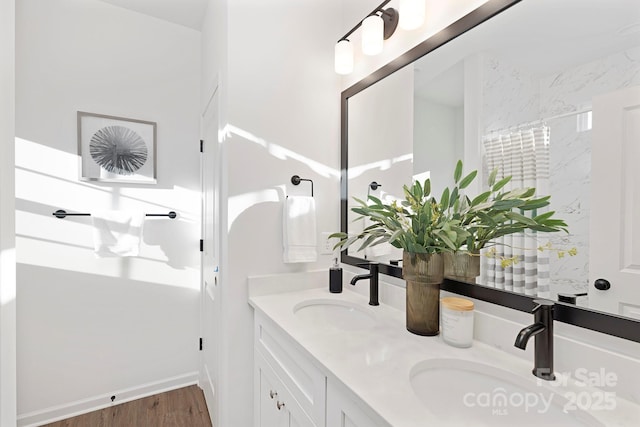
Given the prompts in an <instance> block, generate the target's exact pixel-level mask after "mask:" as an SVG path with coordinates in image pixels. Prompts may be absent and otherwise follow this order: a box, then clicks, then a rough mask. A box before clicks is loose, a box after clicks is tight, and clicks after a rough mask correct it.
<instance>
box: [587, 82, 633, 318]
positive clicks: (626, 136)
mask: <svg viewBox="0 0 640 427" xmlns="http://www.w3.org/2000/svg"><path fill="white" fill-rule="evenodd" d="M638 165H640V86H635V87H630V88H626V89H623V90H620V91H616V92H612V93H608V94H605V95H603V96H600V97H598V98H594V100H593V148H592V175H591V176H592V178H591V202H590V203H591V219H590V230H589V232H590V233H589V235H590V239H591V241H590V243H589V246H590V255H589V279H590V284H589V306H590V307H591V308H594V309H596V310H602V311H606V312H610V313H617V314H621V315H625V316H628V317H635V318H638V319H640V167H639V166H638ZM597 279H605V280H606V281H607V282H608V283H609V284H610V288H609V289H608V290H599V289H597V288H596V287H595V285H594V282H595V281H596V280H597ZM602 285H605V287H606V283H604V282H600V286H601V287H602Z"/></svg>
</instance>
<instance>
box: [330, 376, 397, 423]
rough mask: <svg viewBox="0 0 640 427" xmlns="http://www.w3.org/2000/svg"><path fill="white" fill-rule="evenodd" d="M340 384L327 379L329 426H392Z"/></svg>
mask: <svg viewBox="0 0 640 427" xmlns="http://www.w3.org/2000/svg"><path fill="white" fill-rule="evenodd" d="M356 402H357V398H355V397H354V396H352V395H351V394H350V393H348V392H347V391H346V390H345V389H344V388H342V387H341V386H340V385H338V384H335V383H334V382H333V381H330V380H327V427H391V426H390V425H389V423H387V422H385V421H384V420H382V419H380V417H379V416H378V415H377V414H375V413H374V412H373V411H371V410H370V409H368V408H365V407H363V405H359V404H357V403H356Z"/></svg>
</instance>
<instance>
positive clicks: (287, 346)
mask: <svg viewBox="0 0 640 427" xmlns="http://www.w3.org/2000/svg"><path fill="white" fill-rule="evenodd" d="M254 333H255V349H256V353H259V354H260V356H261V357H263V358H264V360H265V361H266V362H267V363H268V364H269V365H270V366H271V367H272V368H273V370H274V372H275V373H276V375H277V376H278V377H279V378H280V379H281V380H282V382H283V383H284V385H285V386H286V387H287V389H288V390H290V391H291V393H292V394H293V396H294V397H295V399H296V401H297V402H298V403H299V404H300V407H301V408H302V409H303V410H304V411H305V412H306V413H307V414H308V415H309V416H310V417H311V419H312V420H313V422H314V424H315V425H317V426H324V425H325V387H326V385H325V384H326V378H325V376H324V374H323V373H322V372H321V371H320V370H319V369H318V368H316V367H315V366H314V365H313V364H312V363H311V361H309V360H308V358H307V356H305V355H304V354H303V353H302V352H301V351H300V350H299V349H298V348H296V346H295V344H294V343H293V342H292V340H291V338H289V337H287V336H286V335H285V334H284V333H283V332H282V330H281V329H280V328H279V327H277V326H276V325H274V324H273V323H272V322H271V321H270V320H268V319H265V318H264V317H263V316H260V315H259V314H257V313H256V318H255V331H254Z"/></svg>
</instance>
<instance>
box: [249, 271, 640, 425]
mask: <svg viewBox="0 0 640 427" xmlns="http://www.w3.org/2000/svg"><path fill="white" fill-rule="evenodd" d="M286 280H287V279H286V278H283V281H286ZM268 281H273V279H270V280H268ZM258 282H260V280H258ZM317 283H318V286H319V287H315V288H313V287H312V288H308V289H304V288H301V287H300V286H298V289H302V290H293V291H292V290H291V288H289V289H283V288H282V286H281V285H276V286H273V287H272V289H273V292H274V293H270V290H269V287H270V285H269V284H268V283H259V285H257V286H254V288H260V294H259V295H255V294H254V295H253V296H251V297H250V304H251V306H252V307H253V308H254V310H255V317H254V318H255V323H254V326H255V330H254V331H255V335H254V345H255V350H254V411H255V412H254V414H255V415H254V416H255V424H254V425H255V426H256V427H258V426H262V427H275V426H277V427H280V426H296V427H307V426H308V427H311V426H315V427H321V426H323V427H324V426H326V427H336V426H350V427H378V426H381V427H389V426H393V427H414V426H415V427H424V426H429V425H433V426H459V425H463V424H464V423H467V424H468V423H469V422H470V421H471V420H473V425H474V426H485V425H486V426H501V425H504V426H512V425H521V426H528V425H543V424H544V425H558V426H560V425H561V426H563V427H568V426H633V425H634V423H636V422H637V419H638V416H639V415H640V406H638V405H636V404H634V403H632V402H630V401H628V400H626V399H624V398H622V397H621V396H616V395H615V391H612V390H611V389H606V388H597V387H592V386H586V385H581V384H580V383H579V382H578V381H576V380H577V379H576V378H574V376H573V375H568V376H565V375H563V374H562V373H560V372H558V373H557V379H556V381H543V380H538V379H536V378H535V377H534V376H533V375H532V374H531V369H532V363H533V359H532V357H529V356H530V353H531V352H528V353H525V354H526V355H527V356H526V358H519V357H515V356H513V355H510V354H508V353H507V352H506V351H501V350H499V349H496V348H495V347H493V346H490V345H487V344H485V343H482V342H480V341H477V340H476V341H474V343H473V346H472V347H471V348H468V349H462V348H456V347H452V346H449V345H447V344H446V343H444V342H443V341H442V338H441V337H421V336H417V335H413V334H411V333H409V332H407V330H406V329H405V319H404V312H403V311H402V310H400V309H398V308H395V307H392V306H390V305H387V304H385V303H384V302H382V303H381V305H380V306H377V307H372V306H370V305H368V302H367V298H366V297H365V296H363V295H361V294H358V293H356V292H353V291H351V290H350V289H349V288H346V289H345V290H344V292H342V293H340V294H332V293H330V292H329V290H328V289H326V286H322V285H321V284H320V283H319V282H317ZM480 327H482V325H480ZM513 339H515V336H514V337H513ZM587 398H589V399H590V401H591V402H592V403H591V404H590V405H589V406H590V408H587V405H585V404H584V401H585V399H587ZM599 399H602V400H601V401H600V400H599ZM596 400H598V401H599V404H598V405H596V404H595V402H596Z"/></svg>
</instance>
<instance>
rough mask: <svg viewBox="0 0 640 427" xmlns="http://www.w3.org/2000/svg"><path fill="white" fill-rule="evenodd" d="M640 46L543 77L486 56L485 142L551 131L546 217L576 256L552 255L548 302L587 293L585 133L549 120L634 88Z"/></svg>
mask: <svg viewBox="0 0 640 427" xmlns="http://www.w3.org/2000/svg"><path fill="white" fill-rule="evenodd" d="M639 69H640V46H639V47H634V48H632V49H628V50H625V51H622V52H618V53H614V54H611V55H608V56H605V57H602V58H600V59H597V60H595V61H591V62H588V63H585V64H581V65H578V66H575V67H572V68H569V69H566V70H563V71H561V72H555V73H551V74H548V75H544V76H536V75H533V74H531V73H528V72H527V71H526V70H524V69H521V68H519V67H517V66H515V65H514V64H511V63H510V62H509V61H508V60H507V59H504V58H498V57H493V56H488V55H486V56H485V60H484V70H483V72H484V76H483V114H482V120H483V121H482V126H481V129H482V130H483V134H486V133H488V132H489V131H492V130H497V129H504V128H508V127H511V126H518V125H520V124H524V123H527V122H531V121H535V120H545V121H546V123H547V124H548V125H549V127H550V130H551V139H550V141H551V142H550V152H551V159H550V160H551V164H550V167H551V202H552V204H551V209H552V210H555V211H556V212H557V216H558V217H560V218H563V219H565V220H566V221H567V224H568V225H569V231H570V233H569V234H568V235H567V234H565V233H556V234H555V235H554V236H552V238H551V242H552V244H553V245H554V247H556V248H558V249H569V248H572V247H576V248H577V250H578V254H577V255H576V256H573V257H569V256H564V257H563V258H558V257H557V256H556V255H555V254H551V256H550V259H551V279H552V288H551V289H552V297H554V296H555V294H556V293H558V292H564V293H576V292H581V291H582V292H586V290H587V287H588V285H589V209H590V202H591V200H590V196H589V195H590V188H589V187H590V172H591V144H592V141H591V131H590V129H589V128H585V127H584V126H579V125H578V120H579V119H578V117H579V116H580V118H581V119H584V118H585V117H584V116H585V115H578V114H573V115H569V116H567V117H560V118H553V117H554V116H558V115H562V114H566V113H571V112H577V111H581V110H585V109H590V108H591V105H592V99H593V98H594V97H595V96H598V95H601V94H605V93H608V92H611V91H615V90H618V89H621V88H624V87H628V86H635V85H638V84H640V72H639V71H638V70H639Z"/></svg>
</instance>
